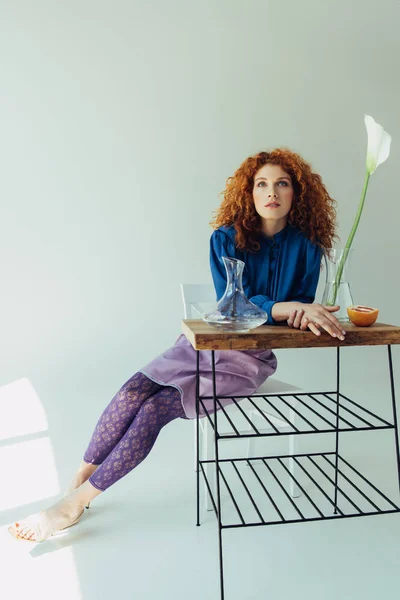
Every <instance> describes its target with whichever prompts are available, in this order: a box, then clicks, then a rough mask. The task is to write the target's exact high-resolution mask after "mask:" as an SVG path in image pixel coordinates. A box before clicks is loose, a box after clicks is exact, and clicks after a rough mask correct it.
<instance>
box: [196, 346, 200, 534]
mask: <svg viewBox="0 0 400 600" xmlns="http://www.w3.org/2000/svg"><path fill="white" fill-rule="evenodd" d="M199 407H200V352H199V350H197V351H196V491H197V522H196V525H197V526H198V527H199V525H200V440H199V429H200V426H199Z"/></svg>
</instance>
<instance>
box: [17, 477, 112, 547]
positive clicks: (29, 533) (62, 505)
mask: <svg viewBox="0 0 400 600" xmlns="http://www.w3.org/2000/svg"><path fill="white" fill-rule="evenodd" d="M99 494H101V491H100V490H98V489H97V488H95V487H94V486H93V485H92V484H91V483H90V481H86V482H85V483H83V484H82V485H80V486H79V487H78V488H77V489H76V490H74V491H73V492H71V493H70V494H68V496H66V497H65V498H63V499H62V500H60V501H59V502H57V503H56V504H53V505H52V506H50V507H49V508H47V509H46V510H42V511H41V512H40V513H39V514H36V515H31V516H30V517H28V518H27V519H23V520H21V521H18V522H16V523H14V524H13V525H11V527H9V529H8V530H9V532H10V533H11V535H13V536H14V537H16V538H18V539H22V540H29V541H32V542H42V541H43V540H45V539H47V538H48V537H50V536H51V535H53V533H55V532H56V531H61V530H62V529H66V528H67V527H71V525H74V524H75V523H77V522H78V521H79V519H80V518H81V516H82V514H83V512H84V506H86V505H87V504H88V503H89V502H90V501H91V500H93V498H95V497H96V496H98V495H99Z"/></svg>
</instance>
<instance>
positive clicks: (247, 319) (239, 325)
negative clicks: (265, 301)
mask: <svg viewBox="0 0 400 600" xmlns="http://www.w3.org/2000/svg"><path fill="white" fill-rule="evenodd" d="M222 260H223V261H224V265H225V269H226V276H227V283H226V290H225V293H224V295H223V296H222V298H221V300H220V301H219V302H218V304H217V307H216V308H215V310H212V311H211V312H208V313H207V314H204V315H203V320H204V321H205V322H206V323H208V324H209V325H212V326H213V327H217V328H218V329H223V330H224V331H234V332H236V333H244V332H246V331H249V330H250V329H254V328H255V327H259V326H260V325H263V324H264V323H265V322H266V321H267V319H268V315H267V313H266V312H264V311H263V310H261V308H258V306H256V305H255V304H253V303H252V302H250V300H248V299H247V298H246V295H245V293H244V291H243V285H242V276H243V269H244V262H243V261H241V260H238V259H236V258H226V257H225V256H223V257H222Z"/></svg>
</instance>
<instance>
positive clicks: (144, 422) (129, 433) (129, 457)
mask: <svg viewBox="0 0 400 600" xmlns="http://www.w3.org/2000/svg"><path fill="white" fill-rule="evenodd" d="M178 418H184V419H185V418H187V417H186V415H185V412H184V410H183V407H182V403H181V396H180V393H179V391H178V390H177V389H176V388H174V387H171V386H162V385H159V384H158V383H155V382H154V381H152V380H151V379H149V378H148V377H146V376H145V375H143V373H136V374H135V375H134V376H133V377H131V379H129V380H128V381H127V382H126V383H125V385H123V386H122V388H121V389H120V391H119V392H118V393H117V394H116V395H115V396H114V398H113V399H112V400H111V402H110V404H109V405H108V406H107V408H106V409H105V411H104V412H103V414H102V415H101V417H100V419H99V421H98V423H97V425H96V428H95V430H94V432H93V435H92V439H91V440H90V443H89V446H88V449H87V450H86V452H85V455H84V458H83V460H84V461H85V462H87V463H90V464H94V465H100V466H99V467H98V469H97V470H96V471H95V473H93V475H92V476H91V477H90V478H89V481H90V483H91V484H92V485H93V486H94V487H95V488H97V489H98V490H101V491H104V490H106V489H107V488H109V487H110V486H111V485H112V484H113V483H115V482H116V481H118V480H119V479H121V477H124V476H125V475H127V474H128V473H129V472H130V471H132V469H134V468H135V467H137V465H138V464H139V463H141V462H142V460H144V459H145V458H146V456H147V455H148V454H149V452H150V450H151V449H152V447H153V445H154V442H155V441H156V439H157V436H158V434H159V433H160V431H161V429H162V428H163V427H164V425H166V424H167V423H169V422H170V421H172V420H173V419H178Z"/></svg>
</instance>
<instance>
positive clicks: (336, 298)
mask: <svg viewBox="0 0 400 600" xmlns="http://www.w3.org/2000/svg"><path fill="white" fill-rule="evenodd" d="M352 255H353V250H352V249H351V250H346V253H345V249H344V248H331V249H330V250H327V253H326V254H325V255H324V259H325V269H326V282H325V289H324V293H323V295H322V300H321V304H324V305H325V306H333V305H335V304H337V305H338V306H340V310H338V312H335V313H333V314H334V315H335V317H336V318H337V319H338V320H339V321H340V322H341V323H347V322H349V321H350V319H349V317H348V314H347V308H348V307H349V306H352V305H353V297H352V295H351V289H350V283H349V279H348V267H349V261H350V260H351V259H352ZM344 256H345V260H344V261H343V262H342V259H343V257H344ZM340 265H341V268H342V269H343V270H342V273H341V276H340V282H338V277H337V276H338V269H339V266H340Z"/></svg>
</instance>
